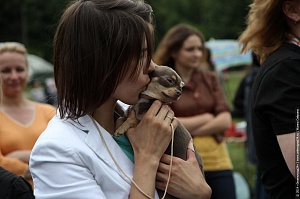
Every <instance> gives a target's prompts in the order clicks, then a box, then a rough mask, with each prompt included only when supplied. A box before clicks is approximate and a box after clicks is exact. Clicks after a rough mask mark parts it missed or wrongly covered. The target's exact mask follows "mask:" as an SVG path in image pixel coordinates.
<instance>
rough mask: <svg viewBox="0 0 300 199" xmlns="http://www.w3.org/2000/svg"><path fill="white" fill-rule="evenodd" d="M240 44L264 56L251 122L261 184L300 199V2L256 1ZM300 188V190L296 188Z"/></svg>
mask: <svg viewBox="0 0 300 199" xmlns="http://www.w3.org/2000/svg"><path fill="white" fill-rule="evenodd" d="M250 8H251V9H250V12H249V14H248V19H247V28H246V30H245V31H244V32H243V33H242V35H241V37H240V39H239V40H240V41H241V42H242V43H243V46H244V51H249V50H252V51H253V52H254V53H255V54H256V55H258V56H259V57H260V61H261V67H260V71H259V72H258V74H257V76H256V79H255V82H254V84H253V87H252V96H251V110H252V111H251V119H252V130H253V138H254V144H255V149H256V155H257V158H258V164H259V169H260V171H261V173H262V175H261V179H262V182H263V184H264V187H265V189H266V191H267V192H268V193H269V194H270V198H271V199H273V198H282V199H285V198H299V192H298V193H297V191H299V189H298V190H297V189H296V188H297V187H296V176H297V177H299V174H297V173H296V169H295V168H296V150H297V148H296V145H295V143H296V139H298V138H297V135H298V134H297V133H296V131H297V130H299V129H297V127H299V107H300V78H299V77H300V1H299V0H255V1H254V2H253V3H252V4H251V5H250ZM298 188H299V187H298Z"/></svg>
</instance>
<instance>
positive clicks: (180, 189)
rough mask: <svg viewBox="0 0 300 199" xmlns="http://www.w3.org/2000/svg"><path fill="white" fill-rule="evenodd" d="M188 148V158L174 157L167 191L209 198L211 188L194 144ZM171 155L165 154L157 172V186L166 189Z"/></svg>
mask: <svg viewBox="0 0 300 199" xmlns="http://www.w3.org/2000/svg"><path fill="white" fill-rule="evenodd" d="M191 142H192V141H191ZM191 147H192V149H190V148H188V149H187V160H186V161H185V160H182V159H180V158H177V157H173V164H172V173H171V178H170V182H169V186H168V190H167V192H168V193H169V194H171V195H173V196H175V197H177V198H181V199H184V198H187V199H190V198H201V199H206V198H207V199H209V198H210V196H211V188H210V187H209V185H208V184H207V183H206V181H205V179H204V176H203V175H202V172H201V170H200V168H199V165H198V162H197V159H196V156H195V152H194V148H193V145H191ZM170 161H171V156H170V155H167V154H164V155H163V157H162V158H161V161H160V164H159V167H158V172H157V174H156V188H158V189H161V190H165V188H166V184H167V180H168V175H169V169H170Z"/></svg>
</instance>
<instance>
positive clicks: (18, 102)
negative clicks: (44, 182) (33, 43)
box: [0, 42, 56, 182]
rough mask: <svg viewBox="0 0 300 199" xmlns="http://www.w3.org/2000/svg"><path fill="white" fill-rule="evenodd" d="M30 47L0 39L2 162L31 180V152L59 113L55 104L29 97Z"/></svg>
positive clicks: (0, 160) (0, 163)
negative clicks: (27, 92)
mask: <svg viewBox="0 0 300 199" xmlns="http://www.w3.org/2000/svg"><path fill="white" fill-rule="evenodd" d="M26 55H27V50H26V48H25V47H24V45H22V44H20V43H16V42H4V43H0V77H1V79H2V101H1V103H0V156H1V158H0V166H1V167H3V168H5V169H7V170H9V171H11V172H12V173H14V174H16V175H19V176H24V177H25V178H26V179H27V180H29V181H30V182H32V181H31V175H30V171H29V168H28V162H29V156H30V152H31V150H32V148H33V145H34V143H35V142H36V140H37V138H38V137H39V135H40V134H41V133H42V132H43V130H44V129H45V128H46V126H47V124H48V122H49V120H50V119H51V118H52V117H53V116H54V115H55V112H56V110H55V108H54V107H53V106H50V105H48V104H41V103H37V102H34V101H31V100H29V99H27V98H26V97H25V95H24V89H25V87H26V85H27V81H28V64H27V59H26Z"/></svg>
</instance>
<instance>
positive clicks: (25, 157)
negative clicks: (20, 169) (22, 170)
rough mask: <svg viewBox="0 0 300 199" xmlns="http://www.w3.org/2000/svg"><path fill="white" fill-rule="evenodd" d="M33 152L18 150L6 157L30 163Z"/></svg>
mask: <svg viewBox="0 0 300 199" xmlns="http://www.w3.org/2000/svg"><path fill="white" fill-rule="evenodd" d="M30 153H31V150H17V151H13V152H11V153H8V154H6V155H5V157H9V158H15V159H18V160H21V161H23V162H26V163H29V157H30Z"/></svg>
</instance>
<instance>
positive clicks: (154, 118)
mask: <svg viewBox="0 0 300 199" xmlns="http://www.w3.org/2000/svg"><path fill="white" fill-rule="evenodd" d="M131 114H132V113H131ZM166 115H168V116H170V117H174V113H173V111H171V110H170V108H169V107H168V106H166V105H162V103H161V102H159V101H155V102H154V103H153V104H152V106H151V107H150V109H149V110H148V111H147V113H146V114H145V115H144V117H143V119H142V121H141V122H140V123H139V124H138V125H137V126H136V127H135V128H131V129H129V130H128V131H127V136H128V138H129V140H130V142H131V144H132V147H133V150H134V160H135V165H134V174H133V180H134V182H135V183H136V184H137V185H138V186H139V188H140V189H141V190H142V191H140V190H139V189H137V187H136V186H135V185H132V186H131V190H130V197H129V198H134V199H135V198H139V199H143V198H148V197H146V196H145V194H143V193H142V192H144V193H146V194H147V195H148V196H150V197H154V193H155V177H156V172H157V168H158V165H159V161H160V159H161V157H162V155H163V154H164V152H165V150H166V149H167V147H168V145H169V143H170V141H171V135H172V134H171V127H170V119H168V118H167V119H165V117H166ZM172 124H173V126H174V129H175V128H176V127H177V124H178V121H177V120H176V119H174V120H173V122H172Z"/></svg>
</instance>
